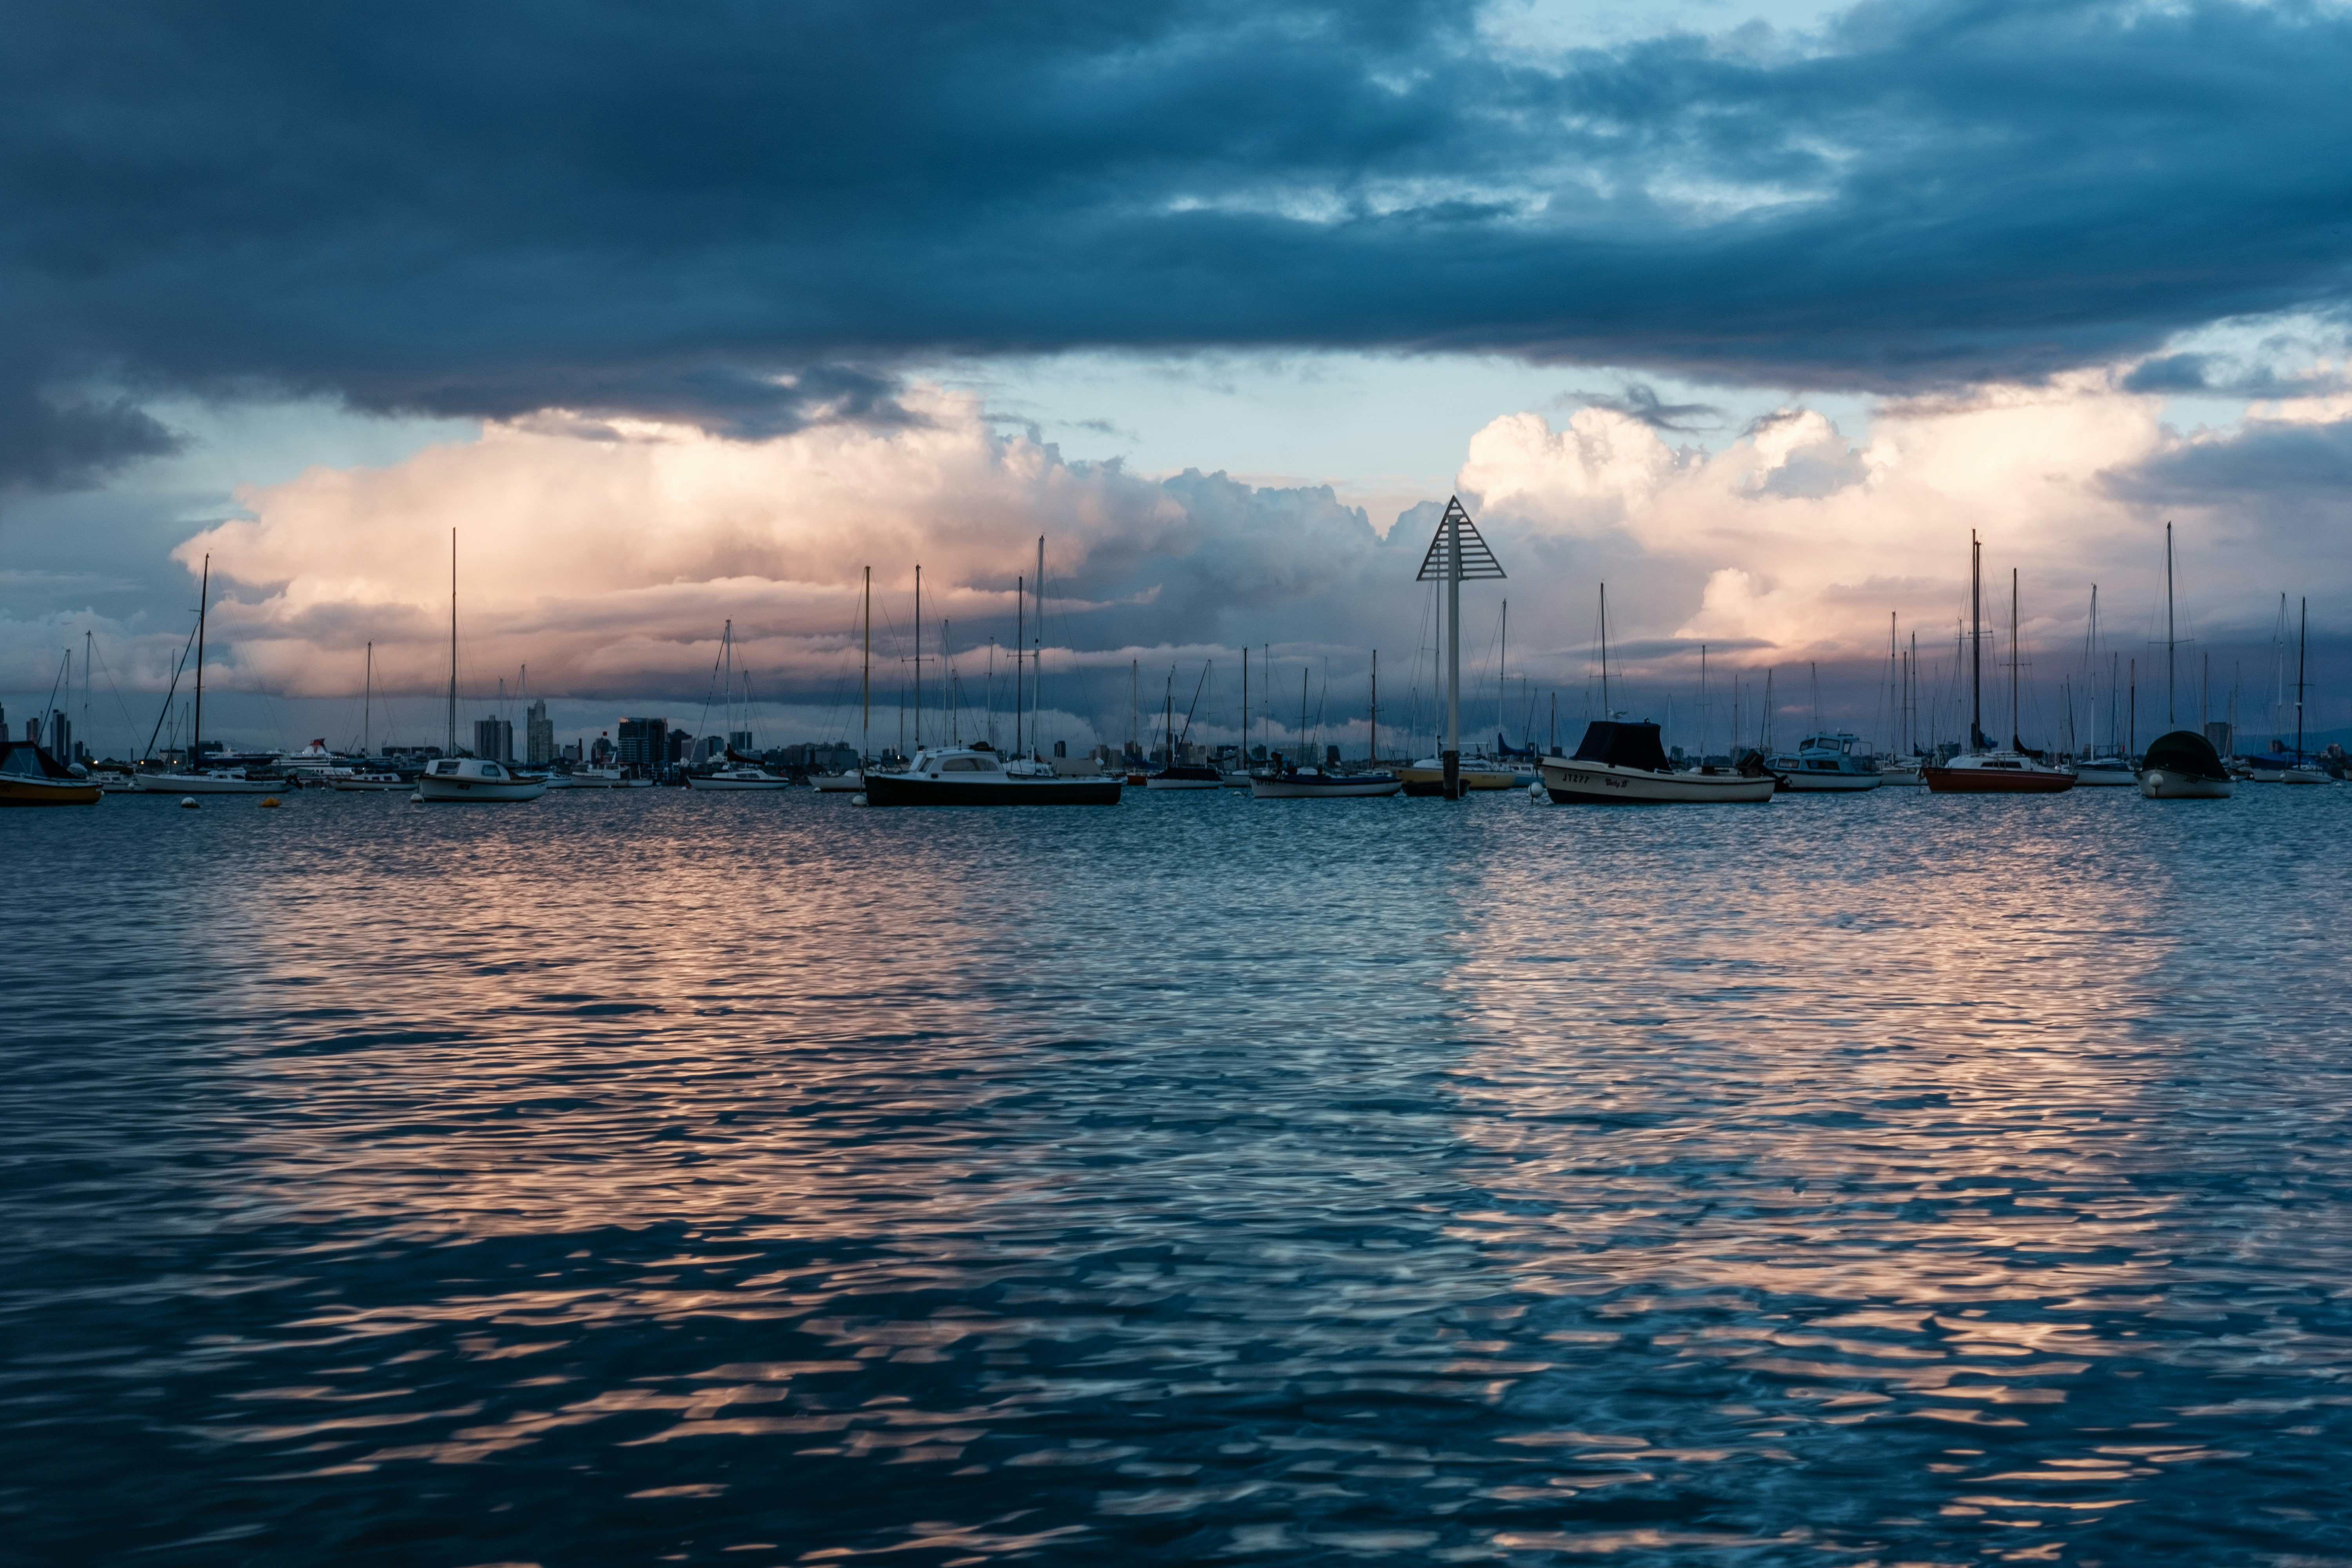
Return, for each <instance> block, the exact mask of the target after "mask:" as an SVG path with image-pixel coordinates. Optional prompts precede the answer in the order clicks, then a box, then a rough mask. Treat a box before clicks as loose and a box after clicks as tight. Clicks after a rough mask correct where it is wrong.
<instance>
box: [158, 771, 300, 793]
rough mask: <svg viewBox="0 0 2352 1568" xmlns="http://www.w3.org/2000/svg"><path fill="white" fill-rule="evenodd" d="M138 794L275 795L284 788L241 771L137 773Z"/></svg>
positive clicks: (281, 784) (277, 781)
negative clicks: (250, 776)
mask: <svg viewBox="0 0 2352 1568" xmlns="http://www.w3.org/2000/svg"><path fill="white" fill-rule="evenodd" d="M137 777H138V779H139V792H140V793H141V794H142V795H277V794H279V793H281V792H283V791H284V790H285V788H286V785H285V784H284V783H283V781H280V780H277V779H249V778H247V777H246V776H245V775H244V774H243V773H231V772H228V771H226V770H225V769H224V770H216V771H214V772H210V773H140V774H138V775H137Z"/></svg>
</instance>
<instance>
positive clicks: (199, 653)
mask: <svg viewBox="0 0 2352 1568" xmlns="http://www.w3.org/2000/svg"><path fill="white" fill-rule="evenodd" d="M449 537H450V538H451V539H452V540H453V541H454V540H455V539H456V538H457V531H456V530H454V529H453V530H451V531H450V534H449ZM451 581H452V582H455V581H456V579H455V578H454V577H453V578H452V579H451ZM212 589H213V558H212V557H211V556H209V555H207V556H205V570H204V575H203V576H202V577H201V578H199V579H198V580H197V586H196V717H195V721H194V723H192V724H190V725H189V726H188V771H189V772H190V773H194V772H195V770H196V764H197V763H199V762H201V761H202V760H203V752H201V751H200V750H199V749H198V747H197V742H199V741H201V740H202V739H203V738H204V733H205V606H206V605H207V604H208V603H209V601H210V600H211V598H212V596H213V593H212ZM453 613H454V612H453ZM449 646H450V647H457V644H456V643H455V642H452V643H451V644H450V645H449Z"/></svg>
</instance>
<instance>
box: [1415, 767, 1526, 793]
mask: <svg viewBox="0 0 2352 1568" xmlns="http://www.w3.org/2000/svg"><path fill="white" fill-rule="evenodd" d="M1396 775H1397V779H1398V781H1399V782H1400V783H1402V784H1403V785H1404V793H1405V794H1407V795H1444V793H1445V770H1444V768H1399V769H1397V770H1396ZM1457 776H1458V777H1459V778H1460V779H1461V781H1462V788H1463V789H1464V790H1465V791H1468V790H1474V789H1516V788H1518V787H1519V784H1518V775H1517V774H1516V773H1498V772H1496V771H1495V770H1494V769H1492V768H1464V769H1463V770H1462V771H1461V773H1459V774H1458V775H1457Z"/></svg>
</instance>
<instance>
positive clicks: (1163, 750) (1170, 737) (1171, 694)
mask: <svg viewBox="0 0 2352 1568" xmlns="http://www.w3.org/2000/svg"><path fill="white" fill-rule="evenodd" d="M1175 765H1176V667H1175V666H1174V665H1172V664H1171V665H1170V666H1169V667H1168V708H1167V711H1166V712H1164V713H1163V714H1161V715H1160V766H1161V767H1162V768H1172V767H1174V766H1175Z"/></svg>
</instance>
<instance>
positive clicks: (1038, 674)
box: [1029, 533, 1045, 753]
mask: <svg viewBox="0 0 2352 1568" xmlns="http://www.w3.org/2000/svg"><path fill="white" fill-rule="evenodd" d="M1029 637H1030V645H1029V711H1030V712H1031V714H1032V715H1034V717H1032V718H1031V719H1030V721H1029V745H1030V749H1031V750H1032V751H1034V752H1039V753H1043V752H1044V751H1045V736H1043V735H1040V734H1039V733H1037V731H1038V730H1039V729H1040V728H1041V726H1042V722H1043V720H1044V718H1045V535H1044V534H1042V533H1041V534H1039V535H1038V536H1037V624H1036V625H1035V626H1032V627H1031V628H1030V629H1029Z"/></svg>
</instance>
